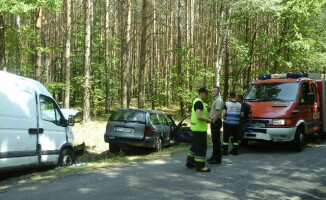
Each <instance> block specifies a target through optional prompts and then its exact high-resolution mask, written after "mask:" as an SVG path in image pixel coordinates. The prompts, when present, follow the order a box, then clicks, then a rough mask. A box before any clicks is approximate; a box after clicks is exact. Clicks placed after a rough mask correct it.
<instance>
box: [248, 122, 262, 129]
mask: <svg viewBox="0 0 326 200" xmlns="http://www.w3.org/2000/svg"><path fill="white" fill-rule="evenodd" d="M249 126H250V127H255V128H265V124H264V123H251V124H249Z"/></svg>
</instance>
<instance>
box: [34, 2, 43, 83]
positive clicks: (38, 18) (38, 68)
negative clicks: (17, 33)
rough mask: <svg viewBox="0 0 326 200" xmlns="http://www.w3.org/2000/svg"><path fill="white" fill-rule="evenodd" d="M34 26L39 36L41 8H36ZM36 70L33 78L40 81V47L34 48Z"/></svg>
mask: <svg viewBox="0 0 326 200" xmlns="http://www.w3.org/2000/svg"><path fill="white" fill-rule="evenodd" d="M35 28H36V30H37V32H38V35H39V37H41V28H42V8H37V9H36V16H35ZM35 61H36V70H35V79H36V80H38V81H40V80H41V75H42V52H41V50H40V49H36V59H35Z"/></svg>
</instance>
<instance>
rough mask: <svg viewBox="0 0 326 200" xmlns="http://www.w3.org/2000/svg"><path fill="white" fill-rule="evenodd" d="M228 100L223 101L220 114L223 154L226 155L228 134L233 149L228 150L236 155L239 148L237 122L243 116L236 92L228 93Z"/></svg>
mask: <svg viewBox="0 0 326 200" xmlns="http://www.w3.org/2000/svg"><path fill="white" fill-rule="evenodd" d="M229 99H230V101H228V102H226V103H225V106H224V109H223V112H222V116H224V121H223V153H222V154H223V155H228V147H229V140H230V136H232V145H233V149H232V150H231V151H230V153H232V154H233V155H238V150H239V141H238V135H239V122H240V117H242V116H243V111H242V105H241V103H239V102H237V101H236V94H235V93H234V92H231V93H230V97H229Z"/></svg>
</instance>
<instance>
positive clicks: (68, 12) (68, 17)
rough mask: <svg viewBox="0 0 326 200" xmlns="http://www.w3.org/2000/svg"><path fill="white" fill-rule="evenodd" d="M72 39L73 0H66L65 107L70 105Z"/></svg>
mask: <svg viewBox="0 0 326 200" xmlns="http://www.w3.org/2000/svg"><path fill="white" fill-rule="evenodd" d="M70 40H71V0H66V43H65V47H64V49H65V50H64V52H65V53H64V65H65V66H64V67H65V69H66V74H65V84H66V87H65V95H64V107H65V108H69V107H70Z"/></svg>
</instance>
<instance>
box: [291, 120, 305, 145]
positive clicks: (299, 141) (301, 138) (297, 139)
mask: <svg viewBox="0 0 326 200" xmlns="http://www.w3.org/2000/svg"><path fill="white" fill-rule="evenodd" d="M305 143H306V136H305V134H304V132H303V128H302V126H299V127H298V128H297V130H296V132H295V136H294V140H293V149H294V150H295V151H302V149H303V147H304V145H305Z"/></svg>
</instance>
